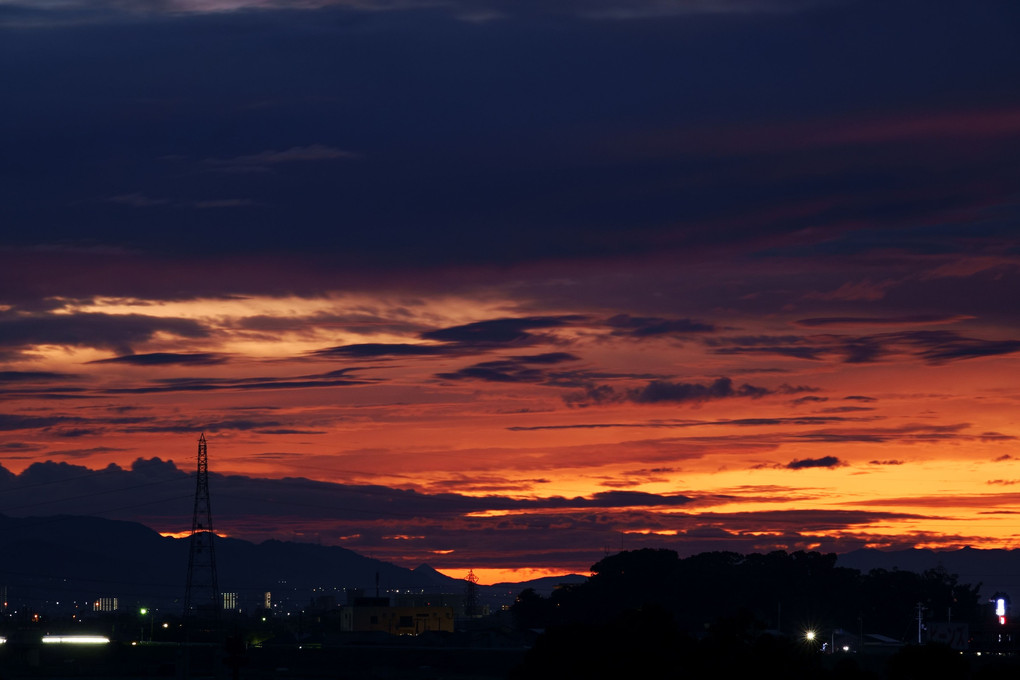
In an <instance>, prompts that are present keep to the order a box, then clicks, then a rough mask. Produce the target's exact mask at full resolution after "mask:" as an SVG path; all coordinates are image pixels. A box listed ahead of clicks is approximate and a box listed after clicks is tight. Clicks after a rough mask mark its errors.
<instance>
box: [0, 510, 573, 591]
mask: <svg viewBox="0 0 1020 680" xmlns="http://www.w3.org/2000/svg"><path fill="white" fill-rule="evenodd" d="M188 546H189V541H188V539H187V538H181V539H178V538H170V537H165V536H161V535H160V534H159V533H157V532H155V531H153V530H152V529H149V528H148V527H145V526H143V525H141V524H137V523H134V522H124V521H116V520H109V519H101V518H96V517H78V516H66V515H61V516H53V517H26V518H14V517H6V516H2V515H0V555H3V559H2V561H0V585H2V586H6V587H7V597H8V600H9V601H10V603H11V606H12V607H15V608H17V607H20V606H22V605H24V606H28V607H30V608H32V607H35V608H53V607H55V606H57V605H56V602H58V601H60V602H62V603H63V604H62V605H59V607H60V608H64V607H67V606H68V603H72V602H74V601H77V602H79V603H81V602H91V601H94V600H96V599H98V598H100V597H117V598H118V601H119V603H120V606H121V607H122V608H124V607H131V606H135V605H136V604H144V605H147V606H160V607H168V608H172V607H175V606H180V602H181V601H182V599H183V596H184V590H185V582H186V574H187V565H188ZM215 550H216V561H217V573H218V580H219V588H220V590H221V591H222V592H236V593H238V598H239V605H240V606H242V607H246V608H247V607H252V606H256V605H258V604H260V603H262V602H263V601H264V595H265V593H266V592H270V593H272V595H271V598H272V601H273V602H276V603H281V604H286V603H292V604H294V605H296V606H298V607H300V606H304V605H305V604H307V603H308V602H309V600H310V598H312V597H318V596H332V597H334V598H336V600H337V602H338V603H343V602H344V601H345V600H346V597H347V594H348V592H349V591H351V590H360V591H362V592H363V593H364V594H365V595H374V594H375V590H376V587H377V584H378V587H379V588H380V589H381V591H392V590H398V589H399V590H401V591H418V592H422V591H423V592H425V593H437V594H438V593H448V594H462V593H464V591H465V586H466V582H465V581H462V580H459V579H454V578H450V577H448V576H445V575H443V574H441V573H440V572H438V571H436V570H435V569H433V568H431V567H429V566H428V565H421V566H420V567H418V568H417V569H414V570H410V569H406V568H403V567H399V566H397V565H394V564H390V563H388V562H383V561H380V560H375V559H372V558H369V557H364V556H363V555H359V554H357V553H355V552H353V551H351V550H348V549H346V548H342V547H338V546H323V545H315V544H310V543H293V542H284V541H277V540H269V541H265V542H263V543H259V544H255V543H251V542H249V541H242V540H238V539H233V538H219V539H217V541H216V543H215ZM555 580H556V579H553V581H555ZM573 580H575V581H577V580H583V577H574V579H573ZM549 581H550V580H549V579H541V580H540V582H536V583H535V587H536V588H537V589H541V590H542V591H548V590H549V589H550V587H551V585H550V582H549ZM530 586H531V584H530V583H522V584H501V585H500V586H480V587H479V595H480V597H481V599H482V601H483V602H486V601H489V600H493V599H494V598H495V599H502V600H506V599H507V598H509V599H510V600H511V601H512V598H513V595H514V594H516V592H519V591H520V590H523V589H524V588H527V587H530Z"/></svg>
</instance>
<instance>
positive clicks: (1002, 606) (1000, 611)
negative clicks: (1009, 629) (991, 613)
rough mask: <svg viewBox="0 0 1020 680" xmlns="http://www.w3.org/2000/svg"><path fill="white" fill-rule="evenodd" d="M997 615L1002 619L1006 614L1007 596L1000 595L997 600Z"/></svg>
mask: <svg viewBox="0 0 1020 680" xmlns="http://www.w3.org/2000/svg"><path fill="white" fill-rule="evenodd" d="M995 615H996V616H998V617H999V618H1000V619H1001V618H1002V617H1003V616H1005V615H1006V598H1004V597H1000V598H999V599H997V600H996V601H995Z"/></svg>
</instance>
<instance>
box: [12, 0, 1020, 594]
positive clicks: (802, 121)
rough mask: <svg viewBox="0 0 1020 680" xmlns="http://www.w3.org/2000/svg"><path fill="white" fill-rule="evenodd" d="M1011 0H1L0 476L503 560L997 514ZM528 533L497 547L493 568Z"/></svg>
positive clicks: (44, 511)
mask: <svg viewBox="0 0 1020 680" xmlns="http://www.w3.org/2000/svg"><path fill="white" fill-rule="evenodd" d="M1018 27H1020V3H1017V2H1015V0H999V1H995V0H990V1H983V0H946V1H945V2H931V1H930V0H904V1H896V2H889V1H879V0H541V1H532V0H516V1H514V2H509V1H507V2H501V1H499V0H492V1H488V0H300V1H299V0H0V82H2V92H3V93H2V95H0V96H2V98H3V104H2V106H0V131H2V136H0V463H2V466H3V468H2V469H0V514H6V515H13V516H30V515H51V514H58V513H75V514H91V515H99V516H104V517H110V518H116V519H128V520H134V521H140V522H143V523H145V524H147V525H149V526H151V527H152V528H154V529H156V530H158V531H161V532H166V533H175V532H183V531H185V530H187V529H189V528H190V523H191V510H192V502H191V499H192V494H193V493H194V481H193V478H192V476H191V475H192V474H193V468H194V466H195V454H196V450H197V440H198V437H199V435H200V434H201V433H203V432H204V433H205V435H206V438H207V439H208V446H209V467H210V470H211V472H212V473H213V476H212V479H211V481H210V492H211V496H212V511H213V517H214V522H215V524H216V528H217V530H218V531H219V532H220V533H222V534H225V535H230V536H235V537H239V538H245V539H249V540H254V541H261V540H264V539H267V538H279V539H284V540H299V541H309V542H317V543H322V544H329V545H341V546H345V547H347V548H350V549H352V550H354V551H357V552H359V553H361V554H364V555H368V556H371V557H375V558H379V559H385V560H388V561H392V562H394V563H397V564H400V565H403V566H408V567H415V566H417V565H419V564H421V563H428V564H430V565H432V566H433V567H435V568H437V569H440V570H442V571H444V572H445V573H448V574H451V575H454V576H460V575H462V574H464V573H466V572H467V570H468V569H473V570H474V571H475V573H476V574H479V575H481V576H482V582H483V583H484V582H492V581H494V580H499V579H503V578H510V579H513V580H523V579H525V578H529V577H532V576H536V575H544V574H547V573H564V572H567V571H576V572H581V573H586V572H587V571H588V568H589V566H590V565H591V564H593V563H594V562H596V561H597V560H599V559H600V558H601V557H602V556H603V555H604V554H606V552H607V551H608V552H616V551H619V550H621V549H635V548H641V547H649V546H650V547H667V548H672V549H675V550H677V551H679V552H680V553H681V554H684V555H687V554H693V553H697V552H701V551H705V550H735V551H741V552H752V551H768V550H774V549H787V550H797V549H817V550H823V551H836V552H844V551H848V550H853V549H856V548H859V547H864V546H871V547H888V548H903V547H911V546H924V547H959V546H963V545H970V546H975V547H1020V446H1018V437H1020V380H1018V376H1020V86H1018V83H1020V47H1018V44H1020V43H1018V41H1017V28H1018ZM509 570H515V571H509Z"/></svg>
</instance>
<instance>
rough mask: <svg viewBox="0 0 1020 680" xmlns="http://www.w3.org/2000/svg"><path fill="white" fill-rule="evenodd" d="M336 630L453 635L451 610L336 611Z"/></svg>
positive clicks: (362, 608)
mask: <svg viewBox="0 0 1020 680" xmlns="http://www.w3.org/2000/svg"><path fill="white" fill-rule="evenodd" d="M340 630H342V631H345V632H357V633H366V632H372V631H375V632H383V633H389V634H390V635H420V634H421V633H424V632H426V631H446V632H449V633H452V632H453V607H389V606H385V605H354V606H348V607H343V608H342V609H341V610H340Z"/></svg>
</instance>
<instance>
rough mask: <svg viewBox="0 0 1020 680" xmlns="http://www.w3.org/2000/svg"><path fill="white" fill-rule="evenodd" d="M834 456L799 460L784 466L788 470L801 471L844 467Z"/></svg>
mask: <svg viewBox="0 0 1020 680" xmlns="http://www.w3.org/2000/svg"><path fill="white" fill-rule="evenodd" d="M845 464H846V463H844V462H843V461H841V460H840V459H839V458H837V457H836V456H822V457H821V458H800V459H797V460H791V461H790V462H789V463H787V464H786V466H785V467H786V469H788V470H803V469H805V468H834V467H841V466H843V465H845Z"/></svg>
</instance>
